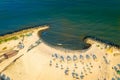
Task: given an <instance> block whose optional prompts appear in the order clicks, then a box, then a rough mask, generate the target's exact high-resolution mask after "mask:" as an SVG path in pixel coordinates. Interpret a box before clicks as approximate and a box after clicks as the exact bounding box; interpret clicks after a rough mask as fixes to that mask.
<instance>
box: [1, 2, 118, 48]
mask: <svg viewBox="0 0 120 80" xmlns="http://www.w3.org/2000/svg"><path fill="white" fill-rule="evenodd" d="M44 24H47V25H50V29H49V30H48V31H45V32H44V33H43V34H42V39H43V40H44V41H45V42H47V43H49V44H51V45H58V46H62V47H65V48H70V49H81V48H82V46H83V45H85V43H84V42H83V41H82V39H83V38H84V37H85V36H87V35H90V36H96V37H98V38H101V39H104V40H108V41H112V42H114V43H116V44H119V45H120V35H119V32H120V0H0V34H6V33H8V32H13V31H16V30H19V29H22V28H27V27H29V26H34V25H44ZM59 44H61V45H59Z"/></svg>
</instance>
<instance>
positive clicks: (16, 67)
mask: <svg viewBox="0 0 120 80" xmlns="http://www.w3.org/2000/svg"><path fill="white" fill-rule="evenodd" d="M40 30H42V29H40ZM37 32H38V30H35V31H34V32H33V35H32V36H30V37H26V38H25V40H24V44H25V48H24V49H22V50H20V52H19V53H18V55H16V56H14V57H12V58H10V59H8V60H5V61H4V62H2V63H0V71H2V70H3V69H4V68H5V66H7V65H8V64H9V63H10V62H12V61H13V60H14V59H15V58H16V57H18V56H20V55H21V54H24V56H22V57H21V58H19V59H18V60H17V61H16V62H15V63H13V64H11V65H10V66H9V67H8V68H7V69H6V70H4V71H3V72H2V73H4V74H6V75H7V76H9V77H10V78H11V79H12V80H81V79H74V78H73V77H72V75H71V73H72V72H73V70H75V72H76V73H78V75H79V76H78V77H79V78H80V74H81V72H83V75H84V76H85V77H84V78H83V80H98V78H99V80H104V78H106V80H111V78H112V77H113V75H114V73H115V71H114V70H112V66H114V65H116V64H118V63H120V58H119V57H120V56H116V57H114V56H113V53H114V52H113V53H111V54H109V53H108V55H107V59H108V60H110V64H106V63H105V61H104V59H103V56H106V55H105V53H107V52H106V49H104V46H103V45H101V44H99V43H93V44H92V46H91V47H90V48H89V49H88V50H87V51H85V52H80V51H68V50H66V51H64V50H62V49H56V48H53V47H50V46H48V45H46V44H45V43H44V42H42V43H41V44H40V45H39V46H37V47H35V48H33V49H32V50H30V51H29V52H27V49H28V47H29V46H30V45H31V44H33V43H34V42H35V41H37V40H38V39H39V37H38V35H37ZM18 42H19V40H18V41H16V42H15V43H16V44H17V43H18ZM13 43H14V42H13V41H11V42H10V43H9V44H10V45H11V46H14V45H16V44H13ZM5 44H6V43H4V45H5ZM98 44H99V45H100V47H96V45H98ZM4 45H3V44H2V46H4ZM101 48H103V49H101ZM115 52H116V51H115ZM118 52H119V51H118ZM54 53H57V54H58V55H62V56H64V58H66V56H67V55H69V56H71V57H72V56H73V55H76V56H77V57H79V55H80V54H81V55H83V56H84V57H85V56H86V54H88V55H90V59H89V60H88V59H86V58H85V59H84V60H81V61H82V62H84V64H82V63H81V62H80V59H78V60H77V61H75V62H74V61H70V62H69V63H68V62H67V61H66V59H65V61H64V62H60V59H56V60H55V61H53V58H52V57H51V55H52V54H54ZM93 54H95V55H96V56H97V60H96V61H95V60H93V58H92V55H93ZM50 60H51V61H52V66H50V65H49V64H50ZM90 62H91V64H92V66H93V68H91V67H90ZM56 63H58V68H56ZM75 63H76V64H77V67H78V68H77V69H76V68H75V67H74V64H75ZM61 65H63V68H64V69H63V70H62V69H61ZM86 65H88V67H87V66H86ZM99 66H101V68H99ZM67 67H68V68H69V75H65V74H64V71H65V70H66V68H67ZM83 68H85V71H84V69H83ZM87 68H90V71H89V70H87ZM90 72H92V73H90ZM86 74H87V75H86ZM115 75H116V76H118V77H120V76H119V75H117V74H116V73H115Z"/></svg>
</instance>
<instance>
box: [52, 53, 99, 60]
mask: <svg viewBox="0 0 120 80" xmlns="http://www.w3.org/2000/svg"><path fill="white" fill-rule="evenodd" d="M52 58H53V59H54V60H55V59H60V60H61V61H65V59H66V60H67V61H71V60H73V61H76V60H78V59H81V60H84V58H86V59H90V58H91V56H90V55H88V54H86V55H85V57H84V56H83V55H81V54H80V55H79V57H78V56H77V55H73V56H72V57H71V56H69V55H67V56H66V57H64V56H61V55H58V54H57V53H55V54H52ZM92 58H93V60H95V59H97V56H96V55H95V54H93V55H92Z"/></svg>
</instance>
